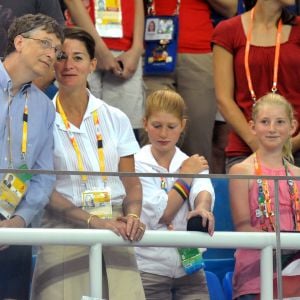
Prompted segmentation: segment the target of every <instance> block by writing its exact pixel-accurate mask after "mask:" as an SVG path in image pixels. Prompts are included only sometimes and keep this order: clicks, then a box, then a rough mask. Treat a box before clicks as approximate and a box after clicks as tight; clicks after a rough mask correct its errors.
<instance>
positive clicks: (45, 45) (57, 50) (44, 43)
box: [22, 35, 61, 56]
mask: <svg viewBox="0 0 300 300" xmlns="http://www.w3.org/2000/svg"><path fill="white" fill-rule="evenodd" d="M22 36H23V35H22ZM23 38H24V39H29V40H34V41H38V42H39V43H40V45H41V46H42V48H43V49H53V50H54V52H55V55H56V56H60V55H61V48H60V47H57V46H53V44H52V42H51V41H49V40H42V39H35V38H32V37H27V36H23Z"/></svg>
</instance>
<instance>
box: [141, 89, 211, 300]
mask: <svg viewBox="0 0 300 300" xmlns="http://www.w3.org/2000/svg"><path fill="white" fill-rule="evenodd" d="M184 111H185V104H184V100H183V99H182V98H181V96H180V95H179V94H177V93H176V92H174V91H171V90H158V91H156V92H154V93H152V94H151V95H150V96H149V97H148V99H147V102H146V112H145V117H144V128H145V130H146V132H147V133H148V137H149V141H150V143H151V144H150V145H146V146H144V147H143V148H142V149H141V150H140V152H139V153H137V154H136V155H135V164H136V171H137V172H139V173H141V172H145V173H155V172H157V173H160V174H161V177H142V178H140V179H141V183H142V187H143V206H142V214H141V220H142V222H143V223H144V224H146V228H147V229H149V230H168V229H173V230H186V227H187V220H188V219H190V218H192V217H194V216H201V217H202V225H203V226H208V233H209V234H210V235H212V234H213V232H214V217H213V214H212V212H211V211H212V206H213V201H214V190H213V187H212V184H211V181H210V179H208V178H195V179H193V178H180V179H177V178H171V177H164V173H179V174H183V173H188V174H198V173H202V174H208V164H207V161H206V159H205V158H204V157H203V156H199V155H198V154H195V155H192V156H191V157H188V156H187V155H186V154H184V153H183V152H182V151H181V150H179V148H177V147H176V143H177V142H178V139H179V138H180V135H181V133H182V132H183V130H184V128H185V125H186V118H185V117H184ZM199 138H200V137H199ZM189 206H190V209H189ZM189 210H190V211H189ZM136 257H137V262H138V267H139V270H140V272H141V276H142V281H143V286H144V290H145V295H146V298H147V299H171V298H172V297H173V298H172V299H179V298H180V299H191V297H193V299H209V295H208V290H207V286H206V280H205V275H204V272H203V270H198V271H196V272H194V273H192V274H191V275H188V274H186V272H185V270H184V268H183V266H182V264H181V259H180V255H179V253H178V250H177V249H176V248H161V247H143V248H139V247H137V248H136Z"/></svg>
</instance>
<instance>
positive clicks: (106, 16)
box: [95, 0, 123, 38]
mask: <svg viewBox="0 0 300 300" xmlns="http://www.w3.org/2000/svg"><path fill="white" fill-rule="evenodd" d="M95 16H96V18H95V19H96V21H95V23H96V24H95V25H96V29H97V31H98V33H99V35H100V36H101V37H106V38H122V37H123V26H122V8H121V1H120V0H114V1H111V0H97V1H95Z"/></svg>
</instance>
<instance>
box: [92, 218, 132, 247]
mask: <svg viewBox="0 0 300 300" xmlns="http://www.w3.org/2000/svg"><path fill="white" fill-rule="evenodd" d="M89 228H93V229H107V230H111V231H112V232H114V233H115V234H116V235H118V236H121V237H122V238H123V240H125V241H127V240H128V236H127V234H126V224H124V223H123V222H121V221H118V220H104V219H100V218H98V217H97V216H93V217H92V218H91V219H90V222H89Z"/></svg>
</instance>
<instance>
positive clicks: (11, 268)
mask: <svg viewBox="0 0 300 300" xmlns="http://www.w3.org/2000/svg"><path fill="white" fill-rule="evenodd" d="M31 258H32V247H31V246H9V248H7V249H5V250H3V251H0V299H4V298H12V299H18V300H28V299H29V289H30V282H31Z"/></svg>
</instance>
